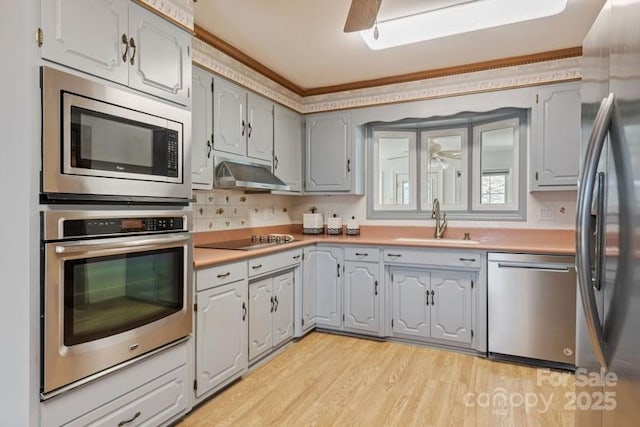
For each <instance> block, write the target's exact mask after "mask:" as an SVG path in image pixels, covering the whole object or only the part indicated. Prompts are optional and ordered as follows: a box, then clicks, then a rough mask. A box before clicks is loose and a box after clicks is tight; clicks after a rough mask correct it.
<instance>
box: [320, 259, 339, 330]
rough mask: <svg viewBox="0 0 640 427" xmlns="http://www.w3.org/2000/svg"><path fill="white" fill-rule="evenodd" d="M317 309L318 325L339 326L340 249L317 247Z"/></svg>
mask: <svg viewBox="0 0 640 427" xmlns="http://www.w3.org/2000/svg"><path fill="white" fill-rule="evenodd" d="M316 261H317V273H318V276H317V290H316V295H317V306H316V308H317V311H316V324H317V325H318V326H330V327H340V325H341V323H342V319H341V318H340V313H341V311H342V310H341V307H340V299H341V298H340V295H341V292H342V289H341V288H342V286H341V284H342V250H341V249H340V248H317V249H316Z"/></svg>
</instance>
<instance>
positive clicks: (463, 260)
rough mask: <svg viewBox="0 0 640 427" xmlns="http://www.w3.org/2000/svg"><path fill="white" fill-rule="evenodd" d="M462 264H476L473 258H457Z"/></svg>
mask: <svg viewBox="0 0 640 427" xmlns="http://www.w3.org/2000/svg"><path fill="white" fill-rule="evenodd" d="M458 259H459V260H460V261H462V262H476V259H475V258H458Z"/></svg>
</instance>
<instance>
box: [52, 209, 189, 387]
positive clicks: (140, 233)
mask: <svg viewBox="0 0 640 427" xmlns="http://www.w3.org/2000/svg"><path fill="white" fill-rule="evenodd" d="M190 215H191V214H190V213H189V212H187V211H180V210H175V211H164V210H163V211H160V210H154V211H129V210H127V211H93V212H82V211H45V212H43V214H42V230H43V234H42V254H43V257H42V293H41V295H42V306H41V314H42V317H41V319H42V393H43V394H42V397H43V398H44V399H46V398H48V397H51V396H52V395H55V394H57V393H59V392H61V391H64V390H66V389H68V388H69V387H73V386H75V385H77V384H79V383H83V382H85V381H88V380H89V379H92V378H95V377H97V376H100V375H102V374H104V373H107V372H110V371H111V370H114V369H117V367H119V366H122V364H123V363H126V362H127V361H128V360H130V359H134V358H136V357H139V356H142V355H144V354H145V353H148V352H150V351H153V350H156V349H159V348H161V347H163V346H165V345H168V344H170V343H173V342H175V341H176V340H180V339H182V338H184V337H186V336H188V335H189V334H191V332H192V316H193V314H192V313H193V307H192V291H191V284H192V279H191V277H192V273H193V267H192V262H193V261H192V243H191V235H190V233H189V232H188V228H189V222H190Z"/></svg>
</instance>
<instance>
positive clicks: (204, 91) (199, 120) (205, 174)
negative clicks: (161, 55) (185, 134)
mask: <svg viewBox="0 0 640 427" xmlns="http://www.w3.org/2000/svg"><path fill="white" fill-rule="evenodd" d="M212 78H213V77H212V76H211V74H209V73H208V72H206V71H204V70H202V69H200V68H198V67H193V78H192V88H193V98H192V104H191V108H192V113H191V129H192V131H191V178H192V182H193V187H194V188H197V189H205V190H206V189H211V187H212V185H213V159H212V154H211V151H212V149H213V145H212V141H211V137H212V136H213V135H212V126H211V125H212V121H213V112H212V108H213V99H212V93H211V84H212Z"/></svg>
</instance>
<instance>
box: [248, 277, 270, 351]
mask: <svg viewBox="0 0 640 427" xmlns="http://www.w3.org/2000/svg"><path fill="white" fill-rule="evenodd" d="M273 306H274V303H273V279H272V278H268V279H264V280H260V281H258V282H255V283H252V284H251V285H249V360H253V359H255V358H256V357H258V356H260V355H261V354H263V353H265V352H267V351H269V350H270V349H271V347H272V346H273V334H272V329H273V328H272V315H271V313H272V312H273Z"/></svg>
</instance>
